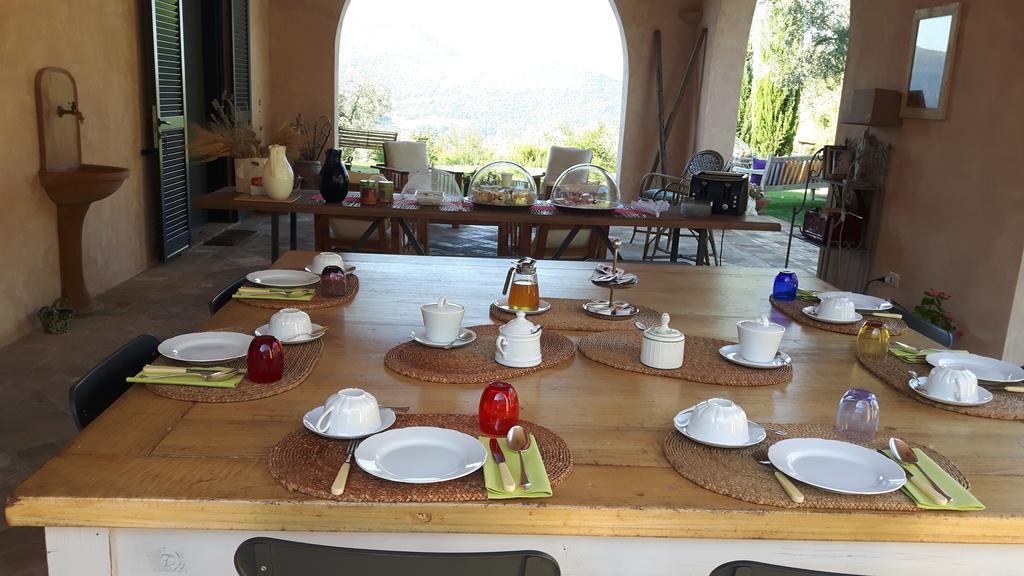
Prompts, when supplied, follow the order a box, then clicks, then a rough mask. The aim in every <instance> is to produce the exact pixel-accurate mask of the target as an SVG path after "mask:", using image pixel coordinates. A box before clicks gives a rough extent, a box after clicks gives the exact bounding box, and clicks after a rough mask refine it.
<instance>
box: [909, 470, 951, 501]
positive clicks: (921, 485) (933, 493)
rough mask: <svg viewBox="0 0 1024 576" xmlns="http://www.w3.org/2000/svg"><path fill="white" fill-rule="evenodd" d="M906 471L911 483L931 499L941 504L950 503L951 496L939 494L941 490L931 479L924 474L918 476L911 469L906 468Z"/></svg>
mask: <svg viewBox="0 0 1024 576" xmlns="http://www.w3.org/2000/svg"><path fill="white" fill-rule="evenodd" d="M904 470H906V468H904ZM906 472H907V479H908V480H910V483H911V484H913V485H914V486H917V489H918V490H920V491H921V492H924V494H925V496H927V497H928V499H929V500H931V501H932V502H935V503H936V504H938V505H939V506H945V505H946V504H949V498H946V497H945V496H944V495H942V494H939V491H938V490H936V489H935V488H934V487H933V486H932V483H931V480H929V479H927V478H925V477H924V475H921V476H918V475H917V474H914V473H912V472H911V471H910V470H906Z"/></svg>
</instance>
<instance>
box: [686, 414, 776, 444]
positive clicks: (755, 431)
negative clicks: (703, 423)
mask: <svg viewBox="0 0 1024 576" xmlns="http://www.w3.org/2000/svg"><path fill="white" fill-rule="evenodd" d="M692 413H693V408H687V409H686V410H683V411H682V412H680V413H679V414H676V417H675V418H673V419H672V424H673V425H674V426H675V427H676V430H678V431H679V433H680V434H682V435H683V436H686V437H687V438H689V439H690V440H693V441H694V442H696V443H698V444H704V445H705V446H713V447H715V448H747V447H749V446H753V445H755V444H759V443H760V442H761V441H762V440H764V438H765V436H766V435H767V434H766V433H765V431H764V428H762V427H761V425H760V424H758V423H757V422H751V421H750V420H747V434H748V435H749V436H750V440H749V441H748V442H747V443H746V444H719V443H718V442H711V441H709V440H703V439H701V438H698V437H697V436H692V435H690V432H689V431H688V430H687V428H686V425H687V424H689V423H690V414H692Z"/></svg>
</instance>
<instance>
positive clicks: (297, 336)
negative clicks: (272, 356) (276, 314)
mask: <svg viewBox="0 0 1024 576" xmlns="http://www.w3.org/2000/svg"><path fill="white" fill-rule="evenodd" d="M324 332H327V327H326V326H324V327H323V328H321V329H319V330H315V331H313V332H310V333H309V334H296V335H294V336H289V337H287V338H285V339H284V340H281V342H291V341H292V340H298V339H300V338H313V337H314V336H319V335H321V334H323V333H324Z"/></svg>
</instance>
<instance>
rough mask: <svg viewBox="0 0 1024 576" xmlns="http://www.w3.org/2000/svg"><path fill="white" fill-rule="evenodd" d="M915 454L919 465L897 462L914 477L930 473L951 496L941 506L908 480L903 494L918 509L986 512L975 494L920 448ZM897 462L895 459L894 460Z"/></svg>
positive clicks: (916, 449)
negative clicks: (908, 497) (947, 502)
mask: <svg viewBox="0 0 1024 576" xmlns="http://www.w3.org/2000/svg"><path fill="white" fill-rule="evenodd" d="M914 454H917V464H904V463H902V462H896V463H897V464H899V465H900V466H903V468H904V469H905V470H909V471H910V472H911V473H913V474H914V476H918V477H923V476H924V472H922V470H924V471H927V472H928V476H930V477H931V479H932V480H935V483H936V484H938V485H939V487H941V488H942V490H943V492H945V493H946V494H948V495H949V504H946V505H939V504H936V503H935V502H933V501H932V499H931V498H929V497H928V496H926V495H925V494H924V492H922V491H921V490H920V489H918V487H917V486H914V484H913V483H912V482H911V481H910V478H909V477H908V478H907V483H906V484H904V485H903V493H904V494H906V495H907V496H910V498H911V500H913V501H914V503H915V504H917V507H918V508H923V509H925V510H984V509H985V505H984V504H982V503H981V501H980V500H978V499H977V498H975V497H974V495H973V494H971V493H970V492H968V491H967V489H966V488H964V487H963V486H961V485H960V483H959V482H957V481H956V480H954V479H953V477H952V476H950V475H949V474H948V473H946V471H945V470H943V469H942V468H941V467H940V466H939V465H938V464H936V463H935V461H934V460H932V459H931V458H929V457H928V455H927V454H925V453H924V452H923V451H922V450H921V449H920V448H914ZM885 455H886V456H888V457H889V458H892V453H891V452H889V451H888V450H885ZM892 459H893V461H895V458H892Z"/></svg>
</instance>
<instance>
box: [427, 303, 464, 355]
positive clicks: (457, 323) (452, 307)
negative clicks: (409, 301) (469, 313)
mask: <svg viewBox="0 0 1024 576" xmlns="http://www.w3.org/2000/svg"><path fill="white" fill-rule="evenodd" d="M420 310H421V311H422V312H423V326H424V327H425V328H426V329H427V340H430V341H431V342H437V343H443V344H447V343H449V342H453V341H455V340H458V338H459V332H460V330H461V328H462V317H463V316H464V315H465V314H466V309H465V307H463V306H462V305H461V304H454V303H452V302H449V301H448V297H447V296H442V297H441V298H440V299H439V300H438V301H437V302H436V303H434V304H424V305H423V306H420Z"/></svg>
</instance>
